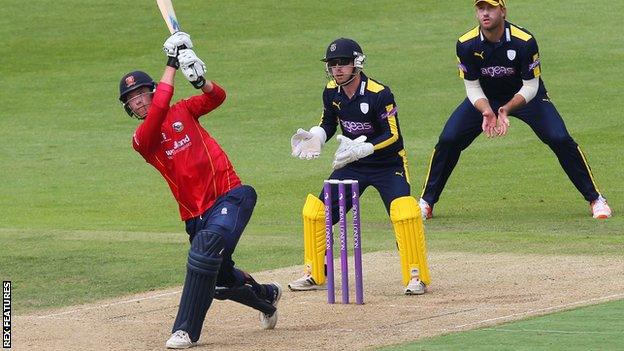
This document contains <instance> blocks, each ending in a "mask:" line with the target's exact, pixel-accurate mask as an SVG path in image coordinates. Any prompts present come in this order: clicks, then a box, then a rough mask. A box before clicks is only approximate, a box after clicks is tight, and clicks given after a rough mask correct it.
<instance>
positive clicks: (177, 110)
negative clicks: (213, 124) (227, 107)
mask: <svg viewBox="0 0 624 351" xmlns="http://www.w3.org/2000/svg"><path fill="white" fill-rule="evenodd" d="M212 84H213V86H214V88H213V90H212V91H211V92H210V93H208V94H206V93H204V94H202V95H197V96H193V97H191V98H189V99H185V100H181V101H179V102H177V103H175V104H173V105H172V106H169V102H170V101H171V97H172V96H173V86H171V85H169V84H165V83H159V84H158V86H157V87H156V92H155V93H154V97H153V99H152V104H151V106H150V108H149V110H148V111H147V118H145V120H144V121H143V123H141V125H139V127H138V128H137V129H136V131H135V132H134V136H133V140H132V146H133V147H134V149H135V150H136V151H137V152H138V153H140V154H141V156H143V158H144V159H145V160H146V161H147V162H148V163H149V164H151V165H152V166H154V167H155V168H156V169H157V170H158V171H159V172H160V174H162V176H163V177H164V178H165V180H166V181H167V184H169V188H170V189H171V192H172V193H173V196H174V197H175V198H176V200H177V201H178V205H179V207H180V217H181V218H182V220H183V221H185V220H187V219H190V218H193V217H197V216H199V215H201V214H202V213H204V212H205V211H206V210H207V209H209V208H210V207H211V206H212V205H213V204H214V202H215V200H216V199H217V197H219V196H221V195H222V194H224V193H226V192H228V191H229V190H231V189H233V188H235V187H237V186H239V185H240V184H241V181H240V179H239V178H238V175H236V172H235V171H234V167H233V166H232V163H231V162H230V160H229V159H228V157H227V155H226V154H225V152H224V151H223V149H221V146H219V144H217V142H216V141H215V140H214V139H213V138H212V137H211V136H210V134H208V132H207V131H206V130H205V129H204V128H203V127H202V126H201V124H200V123H199V121H198V119H199V117H200V116H202V115H205V114H206V113H208V112H210V111H212V110H214V109H215V108H217V107H219V106H220V105H221V103H223V100H225V91H224V90H223V89H222V88H221V87H220V86H218V85H216V84H215V83H212Z"/></svg>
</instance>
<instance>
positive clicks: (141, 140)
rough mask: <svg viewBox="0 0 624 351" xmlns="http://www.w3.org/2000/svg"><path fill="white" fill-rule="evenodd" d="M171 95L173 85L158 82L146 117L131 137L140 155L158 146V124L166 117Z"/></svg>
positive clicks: (159, 135) (144, 154)
mask: <svg viewBox="0 0 624 351" xmlns="http://www.w3.org/2000/svg"><path fill="white" fill-rule="evenodd" d="M172 96H173V86H171V85H169V84H166V83H162V82H161V83H159V84H158V86H157V87H156V92H154V97H153V98H152V104H151V105H150V108H149V110H148V111H147V117H146V118H145V120H144V121H143V123H141V125H139V127H138V128H137V130H136V131H135V132H134V136H133V137H132V145H133V147H134V149H135V150H136V151H138V152H139V153H140V154H141V155H143V156H146V155H147V154H149V153H150V152H151V151H152V150H154V148H156V147H158V145H159V143H160V139H161V134H160V126H161V125H162V123H163V121H164V120H165V118H166V117H167V112H169V103H170V102H171V97H172Z"/></svg>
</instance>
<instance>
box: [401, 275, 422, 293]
mask: <svg viewBox="0 0 624 351" xmlns="http://www.w3.org/2000/svg"><path fill="white" fill-rule="evenodd" d="M426 291H427V286H426V285H425V283H423V282H422V281H420V279H418V278H412V279H410V281H409V283H407V286H406V287H405V295H422V294H424V293H425V292H426Z"/></svg>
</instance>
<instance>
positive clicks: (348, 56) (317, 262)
mask: <svg viewBox="0 0 624 351" xmlns="http://www.w3.org/2000/svg"><path fill="white" fill-rule="evenodd" d="M365 59H366V57H365V55H364V53H363V51H362V48H361V47H360V45H359V44H358V43H357V42H355V41H354V40H352V39H347V38H339V39H336V40H334V41H333V42H332V43H331V44H330V45H329V46H328V47H327V50H326V53H325V57H324V58H323V59H322V61H323V62H325V72H326V73H327V77H328V79H329V83H328V84H327V86H326V87H325V90H324V91H323V112H322V114H321V121H320V123H319V125H317V126H314V127H312V128H310V130H304V129H299V130H297V132H296V133H295V134H294V135H293V136H292V138H291V147H292V155H293V156H295V157H299V158H300V159H306V160H312V159H315V158H317V157H319V155H320V154H321V149H322V148H323V145H324V144H325V143H326V142H327V141H328V140H329V139H331V137H332V136H333V135H334V134H335V133H336V130H337V128H338V125H340V128H341V131H342V135H338V136H337V139H338V142H339V143H340V145H339V147H338V149H337V151H336V153H335V157H334V161H333V163H332V166H333V169H334V171H333V172H332V173H331V175H330V176H329V179H338V180H344V179H355V180H357V181H358V182H359V184H360V191H361V192H362V194H363V193H364V191H365V190H366V189H367V188H368V187H369V186H372V187H374V188H375V189H377V191H378V192H379V194H380V195H381V199H382V201H383V203H384V205H385V207H386V211H387V212H388V214H389V216H390V220H391V221H392V225H393V227H394V231H395V235H396V242H397V246H398V249H399V255H400V257H401V267H402V268H401V271H402V282H403V286H404V293H405V294H406V295H421V294H424V293H425V291H426V288H427V286H428V285H429V284H430V278H429V269H428V267H427V250H426V247H425V233H424V227H423V222H422V218H421V216H420V208H419V206H418V202H417V201H416V199H415V198H414V197H412V196H410V180H409V172H408V164H407V155H406V153H405V149H404V147H403V137H402V136H401V129H400V126H399V117H398V110H397V105H396V103H395V101H394V96H393V94H392V92H391V90H390V88H389V87H388V86H385V85H383V84H381V83H380V82H378V81H376V80H373V79H371V78H369V77H368V76H366V74H364V72H363V68H364V62H365ZM322 199H323V192H322V191H321V192H320V193H319V195H318V196H315V195H312V194H309V195H308V196H307V199H306V201H305V204H304V206H303V241H304V267H305V268H304V269H305V272H304V276H303V277H302V278H300V279H297V280H295V281H293V282H291V283H290V284H289V285H288V287H289V288H290V289H291V290H293V291H301V290H315V289H324V284H325V279H326V272H325V259H326V258H325V210H324V203H323V201H322ZM347 208H348V209H350V208H351V198H350V197H347ZM332 218H333V221H334V224H336V222H337V221H338V219H339V216H338V191H336V190H335V189H334V190H333V191H332Z"/></svg>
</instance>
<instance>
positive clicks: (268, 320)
mask: <svg viewBox="0 0 624 351" xmlns="http://www.w3.org/2000/svg"><path fill="white" fill-rule="evenodd" d="M271 285H273V287H274V289H275V293H274V296H273V301H272V302H271V304H272V305H273V307H277V303H278V302H279V300H280V298H282V286H281V285H279V284H278V283H271ZM276 324H277V310H275V312H273V314H271V315H269V314H264V313H262V312H260V325H262V329H273V328H275V325H276Z"/></svg>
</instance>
